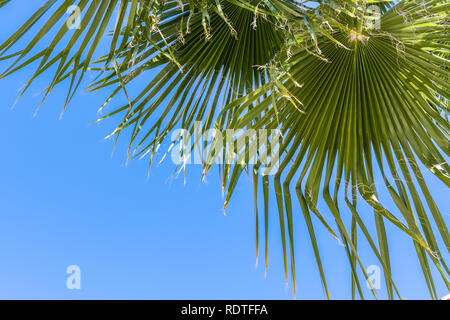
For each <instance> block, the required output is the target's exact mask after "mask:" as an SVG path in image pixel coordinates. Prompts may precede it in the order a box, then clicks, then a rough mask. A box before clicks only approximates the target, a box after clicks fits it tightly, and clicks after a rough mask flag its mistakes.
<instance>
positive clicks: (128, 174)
mask: <svg viewBox="0 0 450 320" xmlns="http://www.w3.org/2000/svg"><path fill="white" fill-rule="evenodd" d="M43 2H44V1H33V3H32V4H30V1H24V0H18V1H15V2H14V3H12V4H9V5H8V6H7V7H5V8H2V9H1V10H0V14H1V19H0V40H1V41H4V40H5V39H6V37H7V36H8V35H9V34H11V33H12V32H13V31H15V30H16V28H17V27H19V26H20V24H21V23H22V22H23V21H24V19H26V18H27V17H29V16H30V15H31V14H32V13H33V11H34V10H35V9H36V8H37V7H38V6H39V4H40V3H43ZM6 66H7V64H6V63H5V62H0V70H4V69H5V67H6ZM32 70H33V69H32V68H28V69H25V70H22V71H21V72H19V73H16V74H14V75H12V76H10V77H9V78H7V79H3V80H1V81H0V92H1V102H0V117H1V119H2V120H3V121H2V125H1V126H0V148H1V150H2V157H0V298H2V299H5V298H7V299H16V298H18V299H34V298H39V299H48V298H57V299H101V298H104V299H292V297H293V294H292V289H291V288H290V287H288V286H286V283H285V281H284V275H283V265H282V255H281V241H280V234H279V226H278V217H277V215H278V214H277V212H276V207H275V204H274V197H273V195H272V198H271V219H270V226H271V228H270V235H269V243H270V248H269V249H270V257H269V269H268V273H267V276H266V277H265V275H264V267H263V265H262V264H263V259H264V257H260V263H259V266H256V265H255V248H254V247H255V246H254V242H255V241H254V217H253V194H252V186H251V179H250V178H249V177H247V176H243V177H242V179H241V180H240V183H239V184H238V186H237V189H236V191H235V193H234V196H233V198H232V200H231V203H230V205H229V207H228V209H227V211H226V215H224V212H223V210H222V206H223V198H222V196H221V190H220V181H219V179H218V174H217V172H214V171H213V172H211V173H210V174H209V175H208V177H207V181H206V182H205V183H200V177H201V169H200V168H199V167H198V166H190V167H189V168H188V172H187V175H186V185H185V184H184V179H183V177H182V176H181V177H179V178H178V179H172V178H171V175H172V172H173V170H174V165H173V164H172V163H171V162H170V161H166V162H164V163H163V164H162V165H161V166H159V167H157V166H155V167H153V168H152V171H151V173H150V177H149V178H147V165H148V163H147V162H146V160H141V161H132V162H131V163H129V164H128V165H126V164H125V160H126V157H125V152H126V146H127V142H128V141H127V139H126V137H125V136H124V137H123V138H122V139H121V140H120V141H119V145H118V146H117V148H116V152H115V154H114V155H113V156H112V157H111V152H112V147H113V141H109V140H104V137H105V136H106V135H107V134H109V133H110V131H111V130H112V129H113V128H114V125H115V124H117V122H116V120H117V119H112V120H106V121H105V122H102V123H100V124H91V123H92V122H93V121H94V120H95V119H96V118H97V116H98V115H97V108H98V107H99V106H100V105H101V104H102V103H103V101H104V98H105V97H106V94H105V93H107V92H100V93H98V94H88V93H85V92H84V91H83V90H81V91H79V93H78V94H77V95H76V96H75V98H74V99H73V101H72V103H71V105H70V106H69V109H68V110H67V111H66V112H65V114H64V116H63V118H62V119H61V120H59V116H60V112H61V110H62V106H63V102H64V99H65V94H66V90H67V84H63V85H60V86H58V87H57V88H56V89H55V90H54V92H53V93H52V94H51V96H50V97H49V98H48V100H47V102H46V103H45V104H44V106H43V107H42V108H41V110H40V111H39V112H38V114H37V116H34V114H35V111H36V107H37V106H38V105H39V103H40V101H41V98H42V95H41V94H40V93H41V91H42V89H44V88H45V86H46V85H47V84H48V83H49V81H50V80H51V76H52V74H51V73H48V74H45V75H43V76H42V77H40V78H39V79H38V80H37V81H36V83H35V84H34V85H33V86H32V87H31V88H30V90H29V91H28V93H27V94H26V95H25V96H24V97H23V98H22V99H21V100H20V101H19V103H18V104H17V105H16V107H15V108H14V109H13V110H11V107H12V105H13V104H14V101H15V99H16V98H17V96H18V93H19V89H20V88H21V87H22V86H23V84H24V83H25V82H26V81H27V80H28V79H29V77H30V75H31V72H32ZM146 77H147V79H151V77H152V74H148V75H146ZM88 79H89V78H88ZM118 102H120V101H118ZM426 179H427V181H429V187H430V190H431V192H432V194H433V195H434V197H435V200H436V202H437V203H438V205H439V206H440V209H441V211H442V212H443V214H444V217H445V219H446V221H447V223H448V221H449V213H450V205H449V202H448V201H446V198H447V197H448V189H446V188H445V187H444V185H443V184H440V183H439V182H437V179H435V178H434V177H433V176H432V175H431V174H429V173H426ZM380 196H381V197H382V196H383V194H381V195H380ZM363 208H365V209H364V210H362V212H361V214H362V216H363V217H364V218H365V219H366V221H368V223H369V230H370V231H371V232H372V234H373V235H375V228H374V224H373V217H372V211H371V210H369V209H368V208H367V207H363ZM295 209H296V211H295V212H294V214H295V216H294V223H295V226H296V238H295V246H296V263H297V277H298V293H297V299H323V298H324V294H323V290H322V286H321V283H320V278H319V273H318V271H317V268H316V264H315V261H314V255H313V252H312V248H311V245H310V242H309V236H308V234H307V229H306V226H305V223H304V221H303V218H302V215H301V213H300V211H299V208H298V207H297V208H295ZM322 211H323V212H324V213H326V214H327V215H328V216H329V214H328V212H327V210H326V208H325V207H323V208H322ZM394 212H395V211H394ZM316 226H317V229H316V232H317V236H318V241H319V246H320V249H321V254H322V259H323V262H324V268H325V272H326V275H327V280H328V282H329V287H330V291H331V295H332V297H333V298H338V299H348V298H350V297H351V282H350V269H349V267H348V262H347V259H346V256H345V250H344V248H343V247H342V246H340V245H339V243H338V242H336V241H335V240H333V239H332V238H331V237H330V236H329V234H328V233H327V232H326V230H324V229H323V228H322V227H320V226H319V225H318V224H316ZM261 229H262V227H261ZM387 229H388V231H389V240H390V246H391V247H390V249H391V255H392V268H393V270H392V272H393V276H394V280H396V283H397V285H398V288H399V289H400V292H401V293H402V295H403V297H404V298H416V299H427V298H428V297H429V295H428V293H427V289H426V284H425V281H424V279H423V276H422V275H421V270H420V266H419V264H418V261H417V258H416V255H415V251H414V248H413V246H412V242H411V240H410V239H408V238H407V237H406V236H405V235H403V234H401V233H400V232H399V231H398V230H397V229H396V228H395V227H393V226H391V225H388V226H387ZM261 238H262V234H261ZM360 246H361V257H362V259H363V260H364V263H365V265H366V266H368V265H371V264H377V260H376V257H374V255H373V254H371V252H370V249H369V247H368V245H367V243H365V242H364V241H362V240H361V244H360ZM446 260H447V261H448V254H447V255H446ZM69 265H78V266H80V268H81V283H82V288H81V290H68V289H67V288H66V278H67V276H68V275H67V274H66V268H67V266H69ZM434 275H435V279H436V280H437V281H436V283H437V291H438V294H439V296H444V295H445V294H447V293H448V292H447V291H446V289H445V287H444V286H443V285H442V281H439V278H438V275H437V273H436V272H434ZM383 286H384V282H382V289H381V290H380V292H379V295H380V297H381V298H384V297H386V294H385V291H384V290H383ZM363 289H364V294H365V296H366V297H370V293H369V290H368V289H367V288H365V286H364V287H363Z"/></svg>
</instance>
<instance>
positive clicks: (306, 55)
mask: <svg viewBox="0 0 450 320" xmlns="http://www.w3.org/2000/svg"><path fill="white" fill-rule="evenodd" d="M7 2H8V1H4V2H0V7H1V6H4V5H5V4H6V3H7ZM56 2H57V1H56V0H52V1H48V2H47V3H46V4H44V6H43V7H42V8H41V9H39V10H38V11H37V12H36V13H35V14H34V15H33V16H32V17H31V18H30V19H29V20H28V21H27V22H26V23H25V24H24V25H23V26H22V27H21V28H20V29H19V30H18V31H17V32H16V33H14V34H13V35H12V36H11V37H10V38H9V39H7V40H6V41H5V42H4V43H3V44H1V45H0V59H2V60H3V59H13V62H12V63H11V65H10V67H9V68H8V69H7V70H6V71H5V72H4V73H3V74H2V75H1V77H2V78H3V77H6V76H8V75H9V74H11V73H13V72H16V71H18V70H20V69H22V68H24V67H25V66H27V65H29V64H32V63H35V62H39V65H38V67H37V69H36V71H35V73H34V75H33V76H32V77H31V79H30V81H29V82H28V83H27V86H26V87H25V89H24V92H25V91H26V90H27V88H28V87H29V86H30V85H31V83H32V82H33V81H34V79H36V78H37V77H38V76H39V75H41V74H42V73H44V72H49V69H50V67H52V66H56V73H55V75H54V78H53V80H52V82H51V83H50V85H49V87H48V88H47V89H46V91H45V97H44V99H45V98H46V97H47V95H48V94H49V93H50V92H51V91H52V89H53V88H54V87H55V86H56V85H57V84H59V83H61V82H63V81H64V80H66V79H67V80H69V81H70V87H69V90H68V95H67V99H66V104H65V107H66V106H67V104H68V102H69V101H70V99H71V98H72V97H73V95H74V93H75V92H76V91H77V89H78V87H79V86H80V84H81V83H82V79H83V78H84V76H85V75H86V73H87V72H88V71H96V72H98V73H99V76H98V78H97V79H96V80H95V81H94V82H93V83H92V84H91V85H90V86H89V90H100V89H104V88H113V90H112V93H111V95H110V96H109V98H108V99H107V100H106V102H105V104H104V105H102V106H101V109H102V108H103V107H104V106H106V104H108V103H110V101H112V98H113V97H114V96H115V95H117V94H118V93H120V92H123V93H124V94H125V96H126V97H127V99H128V103H126V104H125V105H122V106H118V107H117V108H115V109H114V110H113V111H112V112H110V113H108V114H107V115H105V116H103V117H102V118H101V119H99V120H103V119H106V118H109V117H111V116H113V115H118V114H121V115H122V116H123V120H122V121H121V122H120V124H119V125H118V126H117V128H116V129H115V130H114V132H112V134H111V136H114V135H115V136H116V138H118V137H119V135H120V134H121V132H123V131H125V130H129V131H130V132H131V138H130V144H129V145H130V147H129V156H133V157H137V156H144V155H146V154H148V153H149V154H150V159H152V158H153V156H154V155H155V153H156V151H157V150H158V148H159V146H160V145H161V144H162V143H163V142H164V141H165V140H166V139H168V136H169V134H170V132H171V131H172V130H174V129H176V128H179V127H182V128H185V129H187V130H188V131H189V132H190V133H191V134H192V133H194V131H195V130H197V128H196V123H199V122H201V127H200V130H201V131H202V132H206V131H207V130H208V129H212V128H215V129H216V130H218V132H219V131H223V132H225V131H226V130H228V129H235V130H241V129H254V130H257V129H265V130H271V129H280V130H281V135H282V137H283V138H282V140H281V142H280V143H279V144H278V145H277V147H279V154H280V166H279V168H278V171H277V172H276V173H275V175H274V176H273V177H269V176H268V175H264V174H262V175H260V173H259V170H258V169H259V167H260V166H261V164H262V162H261V159H260V158H258V161H257V163H256V164H255V165H253V168H250V165H247V166H242V165H240V164H237V165H232V164H222V165H220V172H221V174H222V178H223V186H222V187H223V190H224V192H225V191H226V198H225V206H226V205H227V203H228V202H229V200H230V198H231V196H232V193H233V191H234V188H235V186H236V184H237V182H238V180H239V177H240V176H241V174H242V173H243V172H245V171H247V172H248V173H249V174H250V175H251V176H252V177H253V182H254V201H255V222H256V228H255V231H256V248H257V249H256V250H257V255H258V253H259V226H258V221H259V217H258V206H257V202H258V196H259V191H258V188H259V185H260V184H262V190H263V192H262V193H263V199H264V233H265V243H264V246H265V266H266V268H267V266H268V228H269V224H268V221H269V219H268V217H269V214H270V212H269V195H270V192H269V191H270V189H272V190H274V191H275V201H276V204H277V208H278V218H279V222H280V231H281V237H282V244H283V245H282V250H283V256H284V267H285V277H286V280H287V278H288V274H289V272H290V273H291V277H292V282H293V285H294V290H295V287H296V285H295V284H296V280H295V269H296V267H295V257H294V243H295V241H294V235H295V226H294V219H296V218H295V216H296V215H297V214H299V213H300V214H301V215H302V217H303V219H304V220H305V222H306V225H307V228H308V231H309V237H310V241H311V244H312V247H313V251H314V255H315V259H316V263H317V267H318V270H319V273H320V276H321V279H322V284H323V286H324V290H325V292H326V295H327V297H328V298H329V297H330V293H329V289H328V285H327V281H326V277H325V270H324V268H323V266H322V260H321V259H322V258H321V255H320V252H319V246H318V242H317V239H316V233H315V227H316V226H317V224H321V225H323V226H324V227H325V228H326V229H327V230H328V232H329V233H330V235H331V236H332V237H334V238H336V239H340V241H342V243H343V245H344V247H345V251H346V254H347V256H348V261H349V265H350V269H351V272H352V295H353V297H356V292H358V295H359V296H360V297H361V298H364V296H363V292H362V286H361V279H360V277H359V276H358V274H359V272H361V273H362V274H363V279H364V278H365V279H367V278H368V275H367V274H366V271H365V270H366V269H365V267H364V265H363V262H362V260H361V258H360V256H359V254H358V248H357V244H358V238H360V235H359V234H358V232H359V231H360V232H362V234H363V236H364V238H365V239H366V240H367V241H368V243H369V245H370V247H371V249H372V251H373V253H374V254H375V256H376V257H377V259H378V260H379V262H380V264H381V265H382V267H383V269H384V272H385V280H386V287H387V293H388V296H389V298H394V297H395V294H396V295H397V296H398V297H400V294H399V292H398V290H397V287H396V286H395V283H394V280H393V278H392V274H391V266H390V264H391V262H390V256H389V246H388V236H387V234H386V230H385V223H386V222H389V223H392V224H393V225H395V226H396V227H397V228H399V229H400V230H401V231H402V232H404V233H405V234H407V235H408V236H409V237H410V238H411V239H412V241H413V245H414V248H415V250H416V253H417V256H418V260H419V263H420V266H421V268H422V271H423V274H424V278H425V281H426V283H427V286H428V289H429V292H430V296H431V297H432V298H437V293H436V288H435V284H434V279H433V277H432V271H431V270H432V267H434V268H436V269H437V270H438V272H439V273H440V275H441V279H442V282H443V283H444V284H445V285H446V286H447V288H450V284H449V281H448V278H447V276H448V273H449V270H448V267H447V265H446V263H445V261H444V258H443V254H442V253H441V251H440V250H441V249H440V248H439V246H440V245H439V243H441V242H442V243H443V244H444V246H445V249H446V251H447V252H445V253H444V254H446V253H448V252H449V250H450V243H449V240H450V239H449V234H448V229H447V226H446V223H445V221H444V218H443V216H442V214H441V212H440V211H439V209H438V207H437V205H436V203H435V202H434V200H433V197H432V195H431V193H430V191H429V189H428V188H427V185H426V183H425V180H424V177H423V174H422V172H421V166H422V165H424V166H425V167H426V168H428V169H429V170H430V171H431V172H432V173H433V174H434V175H435V176H436V177H437V178H438V179H440V180H441V181H442V182H443V183H444V184H445V185H447V186H449V184H450V176H449V166H448V163H447V161H446V159H445V156H448V154H449V151H450V149H449V142H448V141H449V140H448V135H449V125H448V120H447V118H446V116H447V113H448V96H449V84H448V83H449V81H448V76H449V62H448V52H449V47H448V41H447V37H448V15H447V11H448V1H436V0H433V1H399V2H396V3H390V2H384V1H373V2H370V1H369V2H364V3H361V4H359V3H357V2H353V1H343V0H340V1H335V2H331V1H324V2H322V1H321V2H317V3H312V2H308V3H303V2H298V1H284V0H283V1H282V0H262V1H250V0H249V1H237V0H220V1H219V0H215V1H205V0H196V1H194V0H192V1H184V0H178V1H157V0H149V1H139V0H108V1H89V0H79V1H74V0H66V1H62V4H60V5H59V6H56V7H55V5H56ZM373 4H376V5H377V7H376V8H377V10H379V14H380V20H379V21H376V22H379V25H378V26H376V27H374V26H373V23H372V22H373V21H371V20H370V18H371V16H370V15H368V14H367V13H368V12H370V10H374V9H373V7H372V9H371V8H370V7H369V6H370V5H373ZM72 5H77V6H78V8H79V10H80V12H81V13H82V16H81V18H80V21H79V22H80V28H79V29H76V30H74V31H72V32H71V33H69V28H68V25H67V21H66V19H65V18H67V16H65V15H66V11H67V8H68V7H70V6H72ZM3 10H4V9H3ZM46 15H49V16H50V17H48V18H47V20H46V22H45V24H44V25H43V27H42V28H41V29H40V30H39V31H38V32H37V33H35V36H34V37H33V39H32V40H31V41H30V42H29V43H28V44H27V45H25V46H24V48H23V49H22V50H19V51H17V52H11V51H12V48H13V47H14V45H16V44H17V43H18V41H19V40H20V39H22V37H23V36H24V35H25V34H27V33H28V32H29V31H30V29H31V28H32V27H33V26H34V25H35V24H36V23H37V22H38V21H40V20H42V19H43V17H46ZM113 21H115V24H114V26H113V31H112V32H111V33H110V34H109V39H110V46H109V48H108V49H107V50H106V52H105V50H103V51H101V50H100V48H102V47H104V46H102V45H101V41H102V39H103V38H104V36H105V35H107V32H108V30H109V29H110V28H111V25H112V22H113ZM52 30H55V32H56V33H55V32H54V33H55V34H56V35H55V36H54V37H53V39H52V40H51V42H50V45H48V46H47V47H46V48H45V49H44V50H42V51H39V52H38V53H34V50H33V49H36V48H37V46H38V44H40V43H41V42H43V41H44V37H45V35H46V34H48V33H50V32H51V31H52ZM58 44H64V49H63V50H62V51H59V50H57V49H56V48H57V45H58ZM99 50H100V51H101V52H102V54H103V56H102V57H100V58H99V59H97V57H96V56H95V53H96V52H97V51H99ZM149 70H156V71H157V73H156V75H155V77H154V78H153V79H152V80H151V81H150V82H149V83H148V84H147V85H146V86H145V88H144V89H143V90H142V92H141V93H139V94H138V95H136V96H135V97H130V96H129V94H128V91H127V87H128V86H129V85H132V84H133V81H138V80H139V79H140V76H141V75H142V74H143V73H145V72H146V71H149ZM65 107H64V108H65ZM177 141H178V140H177V139H176V140H175V141H174V142H173V144H172V146H173V145H174V144H175V143H176V142H177ZM205 146H206V143H205ZM194 147H195V146H194V144H193V145H192V146H189V148H190V150H191V151H192V149H193V148H194ZM249 147H250V146H249V143H246V144H245V145H244V146H243V148H242V149H239V150H236V152H237V153H242V154H247V155H248V154H249V149H250V148H249ZM131 151H133V153H132V152H131ZM219 156H224V154H223V153H220V152H216V150H214V152H213V151H212V150H210V154H209V155H208V157H206V160H205V162H204V163H203V165H204V169H205V170H204V174H206V172H207V171H208V170H209V168H210V167H211V166H212V164H213V163H214V162H215V160H217V158H218V157H219ZM259 156H260V155H259V154H258V157H259ZM150 163H151V160H150ZM181 165H183V164H182V163H181ZM378 176H379V177H380V179H381V180H382V184H379V183H378ZM294 184H295V187H294ZM381 188H382V189H383V190H387V192H388V194H389V195H390V197H391V201H392V202H393V203H394V207H395V208H396V210H398V212H399V213H400V216H396V214H395V212H394V211H393V209H395V208H386V206H385V205H383V201H382V199H380V196H379V194H380V192H379V190H380V189H381ZM294 190H295V196H296V201H298V205H299V208H298V209H297V208H296V207H295V202H296V201H294V200H293V196H292V194H291V192H292V191H294ZM358 200H362V202H365V203H366V204H368V205H369V206H371V207H372V208H373V218H374V220H375V225H376V231H377V239H374V238H373V237H372V235H371V234H370V232H369V231H368V228H367V217H366V216H363V215H362V214H361V213H360V211H361V209H360V208H361V204H360V202H361V201H358ZM320 203H325V204H326V205H327V207H328V212H323V210H319V209H318V207H320ZM425 204H426V206H425ZM345 214H349V215H350V216H351V226H350V228H348V226H346V224H345V223H344V221H345V219H344V215H345ZM316 218H317V219H316ZM433 224H434V225H433ZM435 226H436V227H437V230H438V232H437V233H438V235H439V238H438V235H437V234H436V233H435V232H434V229H435ZM430 263H431V265H430ZM359 270H360V271H359ZM372 292H373V294H374V295H375V290H372Z"/></svg>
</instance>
